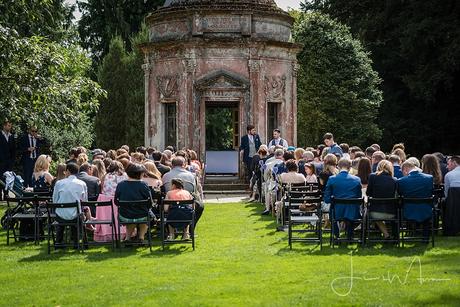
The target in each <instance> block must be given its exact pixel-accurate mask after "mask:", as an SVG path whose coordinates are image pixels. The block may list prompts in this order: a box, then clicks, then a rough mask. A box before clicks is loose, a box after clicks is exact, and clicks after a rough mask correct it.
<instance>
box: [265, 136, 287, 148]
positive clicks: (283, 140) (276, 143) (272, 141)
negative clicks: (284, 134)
mask: <svg viewBox="0 0 460 307" xmlns="http://www.w3.org/2000/svg"><path fill="white" fill-rule="evenodd" d="M281 141H282V142H283V145H281V146H283V148H288V147H289V145H288V142H287V141H286V140H285V139H283V138H277V139H273V140H271V141H270V143H268V148H270V147H272V146H277V145H279V144H280V143H281Z"/></svg>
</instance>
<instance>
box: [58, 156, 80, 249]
mask: <svg viewBox="0 0 460 307" xmlns="http://www.w3.org/2000/svg"><path fill="white" fill-rule="evenodd" d="M77 174H78V165H77V164H76V163H73V162H70V163H68V164H67V165H66V176H67V178H65V179H61V180H59V181H57V182H56V185H55V186H54V191H53V203H56V204H59V203H72V202H79V203H80V202H81V201H87V200H88V192H87V188H86V184H85V183H84V182H83V181H81V180H80V179H78V178H77V177H76V175H77ZM77 216H78V211H77V209H76V208H57V209H56V220H57V221H58V222H61V223H67V222H76V219H77ZM70 233H71V238H72V240H73V242H74V247H75V248H77V246H78V245H77V244H78V243H77V242H78V238H77V229H76V227H71V229H70ZM63 240H64V227H62V226H57V227H56V243H57V244H62V243H63Z"/></svg>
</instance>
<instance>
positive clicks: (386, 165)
mask: <svg viewBox="0 0 460 307" xmlns="http://www.w3.org/2000/svg"><path fill="white" fill-rule="evenodd" d="M394 172H395V171H394V167H393V163H391V162H390V161H388V160H382V161H380V162H379V164H377V172H376V173H377V175H380V174H382V173H388V174H390V175H391V177H393V176H394Z"/></svg>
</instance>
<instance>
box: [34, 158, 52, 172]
mask: <svg viewBox="0 0 460 307" xmlns="http://www.w3.org/2000/svg"><path fill="white" fill-rule="evenodd" d="M49 168H50V162H49V160H48V156H47V155H40V156H39V157H38V158H37V161H36V162H35V166H34V173H38V172H43V171H49Z"/></svg>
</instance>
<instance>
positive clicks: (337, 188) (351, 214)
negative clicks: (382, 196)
mask: <svg viewBox="0 0 460 307" xmlns="http://www.w3.org/2000/svg"><path fill="white" fill-rule="evenodd" d="M361 189H362V188H361V179H359V177H357V176H353V175H350V174H349V173H348V172H347V171H341V172H340V173H338V174H337V175H334V176H331V177H329V180H328V181H327V184H326V188H325V190H324V202H325V203H330V202H331V197H332V196H334V197H335V198H360V197H362V192H361ZM334 214H335V218H336V219H343V218H344V219H348V220H355V219H358V218H360V217H361V214H360V208H359V205H343V204H342V205H341V204H340V203H339V204H336V205H335V212H334Z"/></svg>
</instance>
